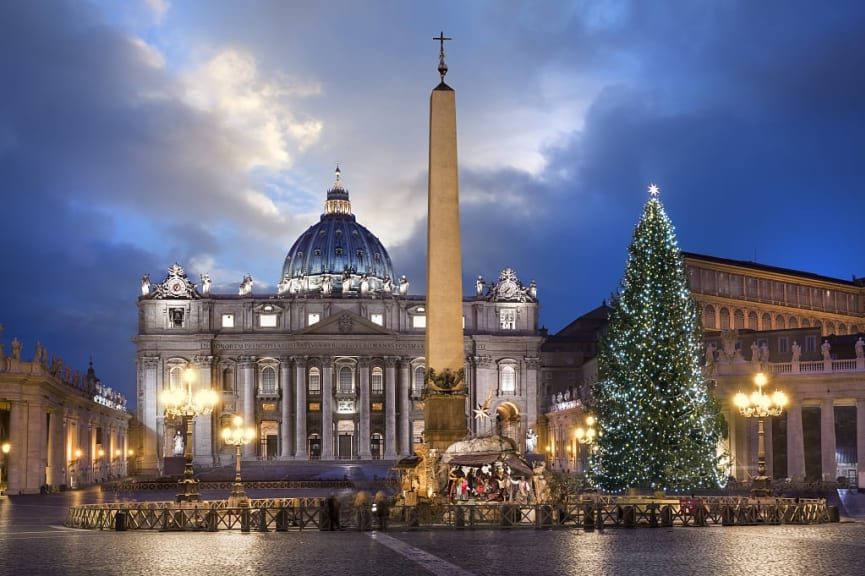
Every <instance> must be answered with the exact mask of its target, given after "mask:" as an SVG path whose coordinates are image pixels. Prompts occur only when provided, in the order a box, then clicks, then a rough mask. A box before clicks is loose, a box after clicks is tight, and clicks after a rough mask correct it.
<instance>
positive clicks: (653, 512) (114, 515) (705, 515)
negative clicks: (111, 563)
mask: <svg viewBox="0 0 865 576" xmlns="http://www.w3.org/2000/svg"><path fill="white" fill-rule="evenodd" d="M831 512H832V511H831V510H830V507H828V506H827V505H826V501H825V499H822V498H814V499H803V498H744V497H729V496H712V497H705V498H679V499H676V498H648V497H623V496H607V495H604V496H600V495H598V496H590V497H584V498H582V499H580V500H576V501H574V502H570V503H566V504H560V505H553V504H533V505H519V504H511V503H460V504H446V505H428V504H419V505H418V506H388V507H376V506H375V505H364V506H348V505H342V506H339V505H338V504H337V503H336V502H335V501H334V500H333V499H328V498H253V499H250V500H249V506H242V507H231V508H229V507H228V506H227V501H226V500H213V501H205V502H198V503H177V502H173V501H172V502H115V503H104V504H85V505H81V506H75V507H72V508H70V509H69V511H68V513H67V516H66V520H65V522H64V524H65V525H66V526H68V527H71V528H84V529H98V530H162V531H173V530H202V531H218V530H240V531H243V532H250V531H261V532H270V531H276V532H286V531H294V530H298V531H300V530H305V529H312V530H346V529H354V530H371V529H373V527H375V528H377V529H380V530H384V529H387V528H388V527H389V526H393V527H401V528H420V527H446V528H452V529H457V530H459V529H466V528H538V529H546V528H567V527H570V528H582V529H585V530H603V529H605V528H619V527H621V528H637V527H650V528H655V527H673V526H709V525H722V526H751V525H756V524H817V523H823V522H830V521H837V514H835V515H833V514H832V513H831Z"/></svg>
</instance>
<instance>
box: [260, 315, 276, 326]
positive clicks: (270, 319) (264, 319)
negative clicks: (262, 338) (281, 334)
mask: <svg viewBox="0 0 865 576" xmlns="http://www.w3.org/2000/svg"><path fill="white" fill-rule="evenodd" d="M258 326H259V327H260V328H276V314H259V315H258Z"/></svg>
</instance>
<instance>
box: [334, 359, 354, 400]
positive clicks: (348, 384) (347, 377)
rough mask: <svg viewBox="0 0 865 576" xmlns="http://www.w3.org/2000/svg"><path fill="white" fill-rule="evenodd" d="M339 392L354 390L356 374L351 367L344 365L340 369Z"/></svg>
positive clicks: (346, 392)
mask: <svg viewBox="0 0 865 576" xmlns="http://www.w3.org/2000/svg"><path fill="white" fill-rule="evenodd" d="M337 392H339V393H340V394H351V393H352V392H354V374H352V372H351V368H349V367H348V366H343V367H342V368H340V369H339V387H338V388H337Z"/></svg>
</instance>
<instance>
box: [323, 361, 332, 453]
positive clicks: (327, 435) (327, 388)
mask: <svg viewBox="0 0 865 576" xmlns="http://www.w3.org/2000/svg"><path fill="white" fill-rule="evenodd" d="M321 459H322V460H333V358H330V357H325V358H322V359H321Z"/></svg>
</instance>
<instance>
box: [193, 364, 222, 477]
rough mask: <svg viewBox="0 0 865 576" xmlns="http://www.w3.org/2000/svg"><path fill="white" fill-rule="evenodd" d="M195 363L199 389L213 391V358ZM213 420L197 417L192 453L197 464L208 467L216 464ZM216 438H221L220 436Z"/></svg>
mask: <svg viewBox="0 0 865 576" xmlns="http://www.w3.org/2000/svg"><path fill="white" fill-rule="evenodd" d="M193 361H194V362H195V365H196V366H197V368H198V371H197V373H198V376H197V377H198V389H199V390H211V389H212V388H213V378H212V375H213V371H212V369H211V367H212V366H213V356H196V357H195V358H194V359H193ZM213 418H214V416H212V415H210V414H207V415H202V416H197V417H196V418H195V421H194V424H195V433H194V434H193V441H194V442H195V446H194V449H193V450H192V453H193V455H194V456H195V461H196V462H199V463H202V464H204V465H206V466H213V464H214V448H215V446H214V434H213ZM216 437H217V438H218V437H219V436H218V434H217V436H216Z"/></svg>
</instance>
